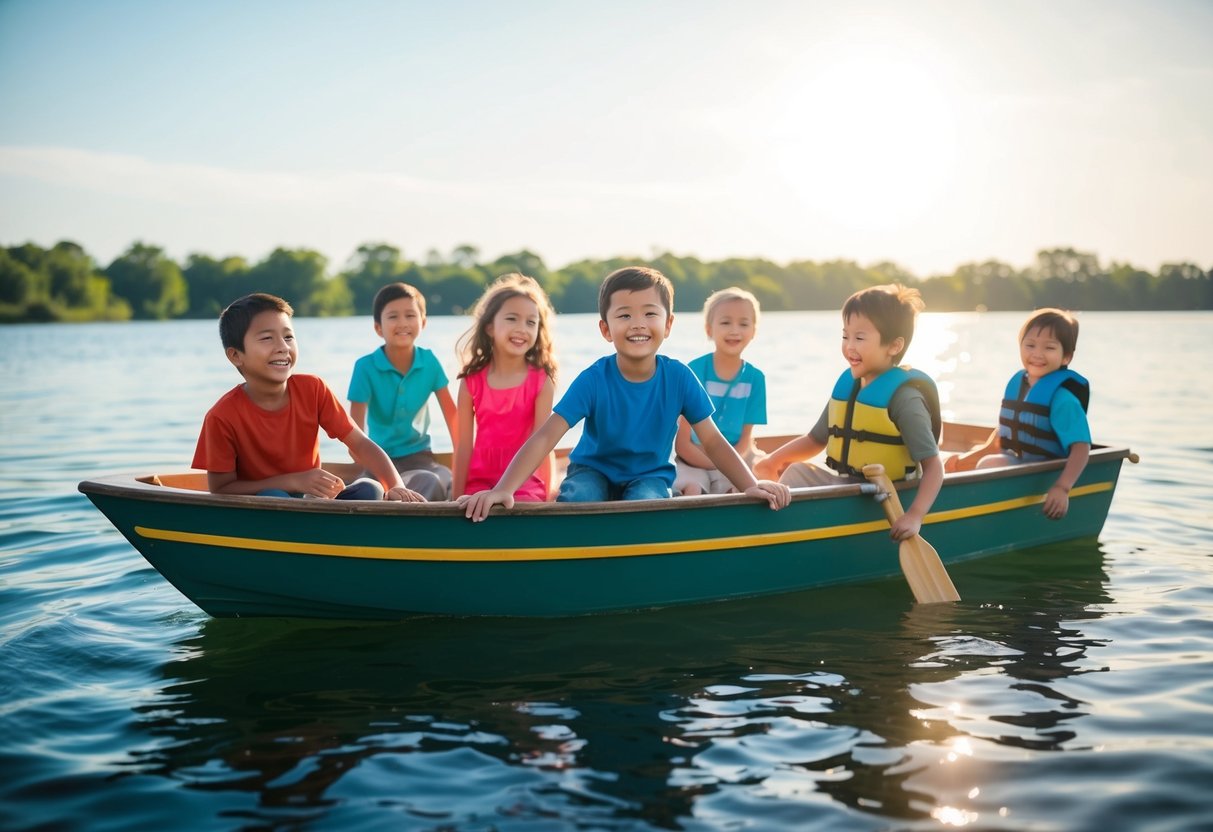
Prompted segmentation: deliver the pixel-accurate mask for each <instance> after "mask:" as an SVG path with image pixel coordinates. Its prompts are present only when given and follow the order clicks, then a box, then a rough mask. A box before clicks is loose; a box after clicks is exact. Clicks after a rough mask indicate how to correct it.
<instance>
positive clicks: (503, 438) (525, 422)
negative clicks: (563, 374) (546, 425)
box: [464, 367, 548, 502]
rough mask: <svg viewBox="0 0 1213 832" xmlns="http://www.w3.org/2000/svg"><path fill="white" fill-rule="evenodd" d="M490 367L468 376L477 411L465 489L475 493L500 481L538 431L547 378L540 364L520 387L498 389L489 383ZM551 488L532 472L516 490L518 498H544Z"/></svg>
mask: <svg viewBox="0 0 1213 832" xmlns="http://www.w3.org/2000/svg"><path fill="white" fill-rule="evenodd" d="M488 375H489V371H488V368H487V367H486V368H485V369H483V370H481V371H480V372H478V373H473V374H472V375H470V376H467V377H466V378H465V379H464V382H465V383H466V384H467V388H468V393H469V394H470V395H471V397H472V411H473V412H474V413H475V414H476V438H475V440H474V441H473V442H472V458H471V460H469V462H468V479H467V485H466V486H465V487H464V493H466V494H475V493H476V492H477V491H485V490H487V489H490V488H492V487H493V486H494V485H496V484H497V480H499V479H500V478H501V475H502V474H503V473H504V472H505V469H506V466H508V465H509V464H510V460H512V459H513V458H514V454H515V453H517V452H518V449H519V448H521V447H522V445H523V443H524V442H526V441H527V440H528V439H530V438H531V434H532V433H534V432H535V400H536V399H538V398H539V391H540V390H542V389H543V383H544V382H545V381H546V380H547V373H545V372H544V371H543V370H541V369H539V368H538V367H529V368H527V374H526V380H525V381H523V382H522V384H520V385H518V386H517V387H509V388H506V389H504V390H498V389H496V388H493V387H489V382H488ZM547 494H548V488H547V486H546V485H545V484H544V482H543V480H541V479H540V478H539V475H538V474H531V476H530V478H529V479H528V480H527V481H526V482H524V483H523V484H522V487H521V488H519V489H518V490H517V491H515V492H514V499H515V500H524V501H530V502H542V501H544V500H546V499H547Z"/></svg>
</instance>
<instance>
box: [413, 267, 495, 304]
mask: <svg viewBox="0 0 1213 832" xmlns="http://www.w3.org/2000/svg"><path fill="white" fill-rule="evenodd" d="M484 286H485V284H484V281H483V279H481V277H480V275H479V273H473V272H470V271H466V270H463V269H454V270H452V269H448V270H447V271H446V273H445V274H444V275H443V276H442V277H440V278H439V279H438V280H437V281H435V282H434V283H433V289H432V294H431V295H430V296H428V297H427V298H426V310H427V312H428V313H429V314H431V315H462V314H463V313H464V312H466V311H467V310H469V309H471V308H472V306H474V305H475V303H476V301H477V300H478V299H479V298H480V295H481V293H483V292H484Z"/></svg>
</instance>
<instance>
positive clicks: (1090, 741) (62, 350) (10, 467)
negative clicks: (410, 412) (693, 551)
mask: <svg viewBox="0 0 1213 832" xmlns="http://www.w3.org/2000/svg"><path fill="white" fill-rule="evenodd" d="M1021 318H1022V316H1021V315H1019V314H985V315H977V314H962V315H925V316H923V317H922V318H921V320H920V325H919V333H918V335H917V337H916V339H915V341H914V344H913V345H912V346H911V348H910V352H909V356H908V362H909V363H911V364H913V365H915V366H917V367H920V368H922V369H924V370H926V371H927V372H929V373H931V374H932V375H933V376H934V377H935V378H937V379H938V380H939V382H940V389H941V393H942V395H943V398H944V407H945V411H946V415H947V416H948V417H950V418H953V419H957V420H961V421H970V422H980V423H987V424H988V423H990V422H991V421H992V418H993V416H994V412H995V410H996V406H997V402H998V399H999V398H1000V396H1001V390H1002V387H1003V385H1004V383H1005V380H1006V378H1007V377H1008V375H1009V374H1010V373H1011V372H1012V371H1013V370H1015V369H1017V364H1018V352H1017V348H1016V331H1017V329H1018V326H1019V323H1020V321H1021ZM1081 321H1082V334H1081V337H1080V339H1079V345H1078V346H1079V349H1078V355H1077V358H1076V360H1075V362H1074V368H1075V369H1076V370H1078V371H1079V372H1082V373H1083V374H1085V375H1087V376H1088V377H1089V378H1090V379H1091V380H1092V383H1093V389H1094V392H1093V395H1092V404H1091V421H1092V426H1093V430H1094V433H1095V436H1096V440H1097V441H1100V442H1105V443H1118V444H1119V443H1123V444H1128V445H1130V446H1131V447H1132V448H1133V450H1134V451H1136V452H1137V453H1139V454H1140V455H1141V463H1140V464H1139V465H1135V466H1134V465H1126V469H1125V471H1124V473H1123V476H1122V477H1121V481H1120V486H1119V488H1118V490H1117V493H1116V497H1115V500H1114V502H1113V505H1112V512H1111V515H1110V517H1109V519H1108V522H1107V525H1106V526H1105V528H1104V532H1103V534H1102V536H1101V538H1100V540H1099V541H1098V542H1094V541H1085V542H1080V543H1072V544H1066V545H1059V546H1050V547H1045V548H1041V549H1035V550H1030V551H1023V552H1016V553H1010V554H1006V555H1000V556H995V557H991V558H987V559H985V560H980V561H976V562H970V563H966V564H963V565H960V566H957V567H954V568H953V569H952V570H951V573H952V577H953V579H954V580H955V582H956V585H957V587H958V589H959V590H960V593H961V595H962V596H963V599H964V600H963V601H961V602H960V603H958V604H955V605H933V606H928V607H915V606H914V605H913V604H912V603H911V600H910V595H909V593H908V591H907V590H906V588H905V585H904V583H903V582H902V581H900V580H890V581H884V582H879V583H874V584H868V585H864V586H857V587H848V588H843V589H837V588H836V589H830V590H823V591H814V592H801V593H796V594H791V595H785V596H781V597H777V598H763V599H754V600H749V601H742V602H730V603H724V604H715V605H707V606H699V607H691V608H683V609H671V610H664V611H653V612H645V613H638V614H620V615H606V616H595V617H586V618H577V619H569V620H559V621H528V620H481V619H454V620H450V619H448V620H443V619H421V620H413V621H405V622H399V623H383V624H364V623H357V624H355V623H349V622H316V621H301V620H275V619H268V620H217V619H210V618H208V617H207V616H206V615H205V614H203V613H202V612H200V611H199V610H198V609H197V608H195V607H194V606H193V605H192V604H190V602H189V601H187V600H186V599H185V598H184V597H182V596H181V595H180V594H179V593H178V592H177V591H176V590H175V589H173V588H172V587H171V586H170V585H169V584H168V583H167V582H165V581H164V580H163V579H162V578H160V577H159V575H158V574H157V573H156V572H154V571H153V570H152V569H151V568H150V567H149V566H148V565H147V564H146V563H145V562H144V561H143V559H142V558H141V557H140V556H139V555H138V554H137V553H136V552H135V551H134V550H133V549H132V548H131V547H130V546H129V545H128V544H127V543H126V541H125V540H123V539H122V538H121V537H120V536H119V535H118V533H117V532H116V531H114V530H113V528H112V527H111V526H110V525H109V524H108V522H107V521H106V520H105V519H104V518H103V517H102V516H101V515H100V514H99V513H98V512H97V511H95V510H94V509H93V508H92V506H91V504H89V503H88V502H87V500H86V499H85V498H84V497H83V496H82V495H81V494H79V493H78V492H77V491H76V484H77V482H78V481H79V480H81V479H86V478H92V477H95V476H98V475H102V474H108V473H116V472H121V471H140V472H147V471H153V470H181V469H184V468H186V467H187V466H188V463H189V461H190V459H191V456H192V453H193V447H194V442H195V439H196V437H197V431H198V427H199V425H200V422H201V418H202V415H203V413H204V411H205V410H206V408H207V407H209V406H210V404H211V403H213V402H214V400H215V399H217V398H218V397H219V395H221V394H222V393H223V392H224V391H225V390H227V389H228V388H229V387H231V386H232V385H234V384H235V383H236V382H237V381H238V377H237V375H236V373H235V371H234V370H233V369H232V368H231V367H230V366H229V365H228V364H227V362H226V360H225V359H224V358H223V355H222V352H221V349H220V346H219V341H218V336H217V333H216V327H215V324H214V323H213V322H172V323H126V324H96V325H76V326H67V325H47V326H9V327H0V367H2V376H0V377H2V378H3V385H2V388H0V644H2V649H0V658H2V661H0V709H2V711H0V828H3V829H65V830H71V829H81V830H119V829H198V830H206V829H259V830H264V829H275V830H276V829H292V830H294V829H341V830H346V829H358V830H362V829H391V830H460V831H461V832H481V831H482V830H540V831H541V832H544V831H546V830H573V829H578V830H721V829H754V830H805V829H823V830H826V829H828V830H837V829H857V830H869V829H870V830H886V829H897V830H902V829H941V828H953V827H967V828H969V829H983V830H992V829H998V830H1004V829H1005V830H1024V829H1031V830H1059V832H1060V831H1062V830H1065V832H1070V830H1103V829H1108V830H1111V829H1134V830H1136V829H1148V830H1195V829H1206V830H1207V829H1213V499H1211V498H1213V423H1211V422H1210V417H1209V414H1210V413H1211V412H1213V383H1211V382H1213V372H1211V371H1210V367H1211V366H1213V338H1211V336H1213V315H1210V314H1208V313H1191V314H1186V313H1173V314H1157V313H1149V314H1146V313H1090V314H1085V315H1083V316H1082V318H1081ZM463 324H464V322H463V321H461V320H456V319H449V318H446V319H444V318H435V319H432V320H431V321H430V324H429V327H428V329H427V330H426V332H425V333H424V335H423V337H422V343H423V344H424V345H427V346H429V347H431V348H433V349H434V350H435V351H436V352H437V353H438V354H439V356H440V357H441V358H442V359H443V361H444V363H445V365H446V366H447V368H448V371H450V372H451V375H452V377H453V375H454V369H455V366H454V355H453V343H454V339H455V337H456V335H457V334H458V333H459V332H460V331H461V329H462V327H463ZM296 325H297V330H298V332H299V337H300V347H301V359H300V364H299V370H300V371H303V372H313V373H318V374H320V375H322V376H324V377H325V378H326V379H328V381H329V383H330V384H331V385H332V387H333V388H334V389H335V390H337V392H338V394H339V395H342V396H344V393H345V389H346V385H347V383H348V380H349V371H350V367H351V365H352V363H353V361H354V359H355V358H357V357H358V356H359V355H360V354H362V353H364V352H366V351H369V349H371V348H372V347H373V346H374V344H375V341H374V333H373V331H372V329H371V325H370V323H369V321H368V320H367V319H365V318H362V319H342V320H314V319H302V320H299V321H298V322H297V324H296ZM556 328H557V338H558V342H557V343H558V349H559V351H560V356H561V358H562V361H563V366H564V368H565V378H571V377H572V375H573V374H575V372H576V371H577V370H579V369H580V368H581V367H583V366H584V365H585V364H587V363H589V361H590V360H592V359H593V358H594V357H596V356H598V355H600V354H604V353H605V351H606V350H608V349H609V346H608V345H607V344H606V343H605V342H603V341H602V340H601V339H600V338H599V336H598V335H597V328H596V322H595V319H594V318H593V317H589V316H581V315H570V316H561V317H560V318H559V320H558V322H557V327H556ZM839 330H840V324H839V321H838V319H837V315H836V314H835V313H825V312H821V313H817V312H813V313H778V314H771V315H767V316H765V317H764V318H763V321H762V324H761V327H760V330H759V336H758V339H757V340H756V341H755V342H754V344H753V346H752V347H751V349H750V351H749V352H748V354H747V355H748V357H749V359H750V360H751V361H752V362H753V363H755V364H756V365H758V366H759V367H761V368H762V369H763V370H764V371H765V372H766V373H767V378H768V384H769V387H770V404H771V414H770V416H771V419H770V421H771V429H772V430H773V431H775V432H794V431H798V430H804V429H805V428H807V427H808V426H809V425H810V424H811V423H812V421H813V420H814V418H815V417H816V416H817V414H818V412H819V411H820V408H821V406H822V405H823V403H824V400H825V397H826V395H827V393H828V391H829V389H830V386H831V384H832V382H833V380H834V378H835V377H836V375H837V374H838V372H840V370H841V367H842V365H841V359H840V357H839V355H838V350H837V340H838V333H839ZM707 349H708V344H707V342H706V340H705V339H704V338H703V336H702V327H701V325H700V323H699V319H698V316H696V315H693V314H683V315H680V316H679V317H678V321H677V323H676V324H675V327H674V335H673V338H672V339H671V341H670V342H668V343H667V347H666V348H665V351H666V352H667V353H668V354H670V355H673V356H676V357H680V358H684V359H685V358H690V357H693V356H694V355H697V354H699V353H701V352H704V351H706V350H707ZM435 424H436V426H437V435H436V441H435V444H436V446H438V447H440V448H444V447H449V440H448V439H447V438H446V437H445V435H444V434H445V431H444V430H443V428H442V427H441V420H436V422H435ZM325 450H326V455H328V456H341V454H340V453H338V451H341V450H343V449H341V448H340V446H336V448H334V446H332V445H331V444H329V445H326V448H325Z"/></svg>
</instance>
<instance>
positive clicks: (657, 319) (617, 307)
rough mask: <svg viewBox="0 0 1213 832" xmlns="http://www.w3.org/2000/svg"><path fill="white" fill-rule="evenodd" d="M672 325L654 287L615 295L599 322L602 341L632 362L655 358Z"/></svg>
mask: <svg viewBox="0 0 1213 832" xmlns="http://www.w3.org/2000/svg"><path fill="white" fill-rule="evenodd" d="M673 325H674V316H673V315H672V314H670V313H669V312H668V311H666V308H665V305H664V304H662V302H661V295H660V294H659V293H658V291H657V289H656V288H653V287H650V288H648V289H641V290H639V291H635V292H632V291H628V290H626V289H620V290H619V291H617V292H615V293H614V294H612V295H611V303H610V306H609V307H608V308H607V319H606V320H605V321H599V322H598V326H599V329H600V330H601V331H602V337H604V338H606V339H607V340H608V341H610V342H611V343H612V344H614V345H615V351H616V352H617V353H618V354H619V355H620V357H622V358H626V359H629V360H633V361H642V360H645V359H648V358H651V357H652V356H654V355H656V354H657V350H658V349H659V348H660V347H661V343H662V342H663V341H664V340H665V339H666V338H667V337H669V334H670V327H672V326H673Z"/></svg>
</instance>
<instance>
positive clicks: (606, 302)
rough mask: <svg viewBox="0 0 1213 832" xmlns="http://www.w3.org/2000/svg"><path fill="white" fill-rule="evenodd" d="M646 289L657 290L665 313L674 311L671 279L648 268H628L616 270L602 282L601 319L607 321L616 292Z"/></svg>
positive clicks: (599, 300)
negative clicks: (612, 297)
mask: <svg viewBox="0 0 1213 832" xmlns="http://www.w3.org/2000/svg"><path fill="white" fill-rule="evenodd" d="M645 289H656V290H657V295H658V296H659V297H660V298H661V305H662V306H664V307H665V311H666V312H670V313H672V312H673V311H674V286H673V284H671V283H670V280H669V278H667V277H666V276H665V275H664V274H662V273H661V272H659V271H657V270H656V269H650V268H648V267H647V266H627V267H626V268H622V269H616V270H615V271H613V272H611V273H610V274H608V275H607V276H606V280H604V281H602V288H600V289H599V290H598V315H599V317H601V318H602V320H604V321H605V320H606V319H607V312H608V311H609V310H610V308H611V295H613V294H615V293H616V292H643V291H644V290H645Z"/></svg>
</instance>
